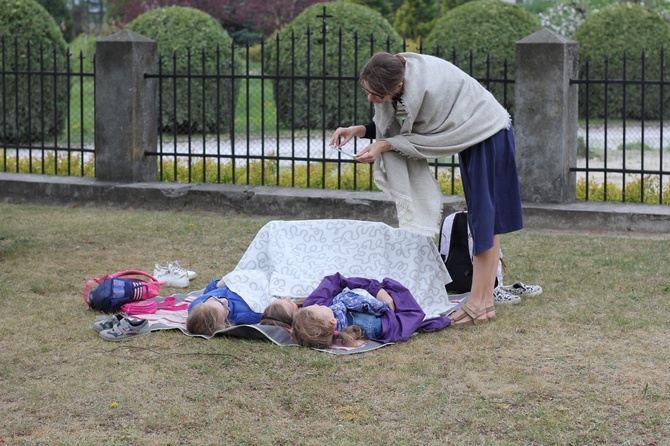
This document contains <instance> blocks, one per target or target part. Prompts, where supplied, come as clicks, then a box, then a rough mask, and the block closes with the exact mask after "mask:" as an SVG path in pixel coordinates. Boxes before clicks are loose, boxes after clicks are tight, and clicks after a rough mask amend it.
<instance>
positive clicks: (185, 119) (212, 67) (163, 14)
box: [126, 6, 239, 134]
mask: <svg viewBox="0 0 670 446" xmlns="http://www.w3.org/2000/svg"><path fill="white" fill-rule="evenodd" d="M126 28H128V29H130V30H132V31H135V32H137V33H139V34H142V35H144V36H146V37H149V38H151V39H154V40H155V41H156V42H158V54H159V57H161V58H162V73H163V74H173V73H177V74H180V75H185V74H187V73H189V70H190V74H191V75H196V76H197V75H201V74H203V54H204V73H205V74H206V75H214V74H216V73H217V69H218V70H219V73H220V74H222V75H223V74H230V72H231V68H232V66H231V65H232V64H231V54H232V45H233V40H232V39H231V37H230V36H229V35H228V33H227V32H226V30H224V29H223V28H222V27H221V25H220V24H219V23H218V22H217V21H216V19H214V18H213V17H212V16H210V15H209V14H207V13H205V12H202V11H199V10H197V9H194V8H188V7H180V6H173V7H166V8H160V9H155V10H152V11H149V12H146V13H144V14H142V15H140V16H138V17H137V18H135V20H133V21H132V22H130V23H129V24H128V25H126ZM217 45H218V46H219V49H220V53H221V55H220V59H219V61H218V63H217V55H216V47H217ZM189 51H190V54H191V58H190V68H189V59H188V54H189ZM173 57H175V58H176V59H173ZM174 61H176V65H175V64H174V63H173V62H174ZM236 65H237V64H236ZM236 71H237V72H238V71H239V66H237V67H236ZM176 84H177V85H176V91H177V92H178V95H177V96H176V97H175V94H174V93H175V88H174V87H173V82H172V79H169V80H163V86H162V88H161V95H162V99H161V101H162V106H161V116H160V117H159V120H160V121H159V122H160V125H161V130H162V131H163V132H169V133H172V132H175V131H176V133H179V134H185V133H189V132H192V133H199V132H212V133H224V132H226V131H228V128H229V125H230V120H231V118H230V114H231V113H230V110H231V105H232V103H231V102H230V101H231V100H234V98H235V97H237V91H238V90H239V88H234V89H232V88H231V87H230V85H231V83H230V81H226V80H221V81H219V82H218V83H217V80H216V79H213V78H208V79H192V80H191V81H190V83H189V80H187V79H178V80H177V82H176ZM203 84H204V92H203ZM189 86H190V101H189V97H188V91H189ZM231 90H232V93H231V94H229V93H228V91H231ZM203 96H204V99H205V100H204V103H203ZM175 105H176V114H175ZM203 107H204V108H203ZM189 109H190V117H189ZM203 111H204V118H203Z"/></svg>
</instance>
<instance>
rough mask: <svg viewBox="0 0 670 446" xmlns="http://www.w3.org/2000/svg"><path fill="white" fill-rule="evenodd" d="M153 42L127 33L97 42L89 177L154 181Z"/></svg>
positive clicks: (155, 53) (155, 56) (155, 52)
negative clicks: (91, 172)
mask: <svg viewBox="0 0 670 446" xmlns="http://www.w3.org/2000/svg"><path fill="white" fill-rule="evenodd" d="M157 70H158V45H157V43H156V41H154V40H151V39H149V38H147V37H144V36H142V35H140V34H137V33H135V32H133V31H130V30H123V31H120V32H118V33H116V34H112V35H111V36H108V37H106V38H104V39H100V40H99V41H98V42H97V44H96V51H95V177H96V179H97V180H102V181H115V182H122V183H136V182H150V181H156V179H157V166H156V158H155V157H146V156H145V155H144V151H145V150H148V151H151V152H155V151H156V148H157V131H156V125H157V124H156V123H157V122H158V121H157V111H156V91H157V89H156V85H157V84H156V80H155V79H145V78H144V74H145V73H155V72H157Z"/></svg>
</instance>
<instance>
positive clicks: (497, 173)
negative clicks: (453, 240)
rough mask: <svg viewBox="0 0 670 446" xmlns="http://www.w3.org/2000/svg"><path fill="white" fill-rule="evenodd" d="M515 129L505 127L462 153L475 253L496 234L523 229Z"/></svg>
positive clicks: (479, 252)
mask: <svg viewBox="0 0 670 446" xmlns="http://www.w3.org/2000/svg"><path fill="white" fill-rule="evenodd" d="M515 155H516V149H515V146H514V129H513V128H512V126H510V128H509V129H503V130H501V131H499V132H498V133H496V134H495V135H493V136H491V137H490V138H488V139H485V140H484V141H482V142H480V143H479V144H476V145H474V146H472V147H470V148H468V149H465V150H464V151H462V152H460V153H459V154H458V160H459V164H460V168H461V180H462V181H463V191H464V193H465V202H466V203H467V206H468V224H469V225H470V231H471V232H472V240H473V254H474V255H477V254H481V253H482V252H484V251H487V250H489V249H491V248H492V247H493V236H494V235H496V234H506V233H508V232H513V231H518V230H519V229H523V210H522V207H521V193H520V192H519V175H518V174H517V170H516V157H515Z"/></svg>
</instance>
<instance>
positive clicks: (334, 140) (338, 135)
mask: <svg viewBox="0 0 670 446" xmlns="http://www.w3.org/2000/svg"><path fill="white" fill-rule="evenodd" d="M364 135H365V126H362V125H352V126H350V127H340V128H338V129H337V130H335V132H334V133H333V136H331V137H330V141H328V144H330V145H331V146H337V147H342V146H343V145H345V144H346V143H348V142H349V141H351V138H353V137H354V136H358V137H359V138H362V137H363V136H364Z"/></svg>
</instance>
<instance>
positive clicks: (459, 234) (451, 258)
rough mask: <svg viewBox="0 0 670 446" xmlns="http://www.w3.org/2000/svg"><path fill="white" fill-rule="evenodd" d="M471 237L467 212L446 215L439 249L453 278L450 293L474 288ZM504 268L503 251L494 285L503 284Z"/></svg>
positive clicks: (448, 288)
mask: <svg viewBox="0 0 670 446" xmlns="http://www.w3.org/2000/svg"><path fill="white" fill-rule="evenodd" d="M471 238H472V236H471V235H470V229H469V226H468V214H467V212H465V211H459V212H454V213H453V214H449V215H447V216H446V217H444V220H442V227H441V231H440V241H439V250H440V256H441V257H442V261H444V264H445V266H446V267H447V271H449V275H450V276H451V280H452V282H451V283H448V284H447V285H446V288H447V292H448V293H451V294H462V293H469V292H470V289H471V288H472V240H471ZM503 268H504V264H503V263H502V251H501V252H500V263H499V265H498V274H497V277H496V283H495V285H494V286H498V285H502V273H503Z"/></svg>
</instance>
